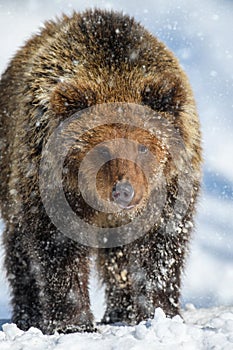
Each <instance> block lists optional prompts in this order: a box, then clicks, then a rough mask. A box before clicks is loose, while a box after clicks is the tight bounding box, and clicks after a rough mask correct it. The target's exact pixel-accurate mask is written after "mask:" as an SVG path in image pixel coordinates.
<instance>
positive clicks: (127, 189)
mask: <svg viewBox="0 0 233 350" xmlns="http://www.w3.org/2000/svg"><path fill="white" fill-rule="evenodd" d="M133 197H134V189H133V186H132V185H131V183H130V182H129V181H118V182H117V183H116V184H115V185H114V186H113V189H112V198H113V200H114V202H115V203H116V204H117V205H118V206H119V207H121V208H123V209H130V208H132V207H133V206H132V205H129V204H130V202H131V201H132V199H133Z"/></svg>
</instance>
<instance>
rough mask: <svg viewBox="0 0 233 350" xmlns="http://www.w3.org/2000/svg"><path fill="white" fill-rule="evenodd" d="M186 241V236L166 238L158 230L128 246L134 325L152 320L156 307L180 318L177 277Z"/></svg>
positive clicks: (184, 252) (180, 268)
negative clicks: (134, 308) (135, 310)
mask: <svg viewBox="0 0 233 350" xmlns="http://www.w3.org/2000/svg"><path fill="white" fill-rule="evenodd" d="M188 240H189V239H188V235H187V236H185V235H183V236H181V235H176V234H174V235H172V234H171V235H169V234H167V233H166V232H163V231H162V230H161V231H160V230H158V231H157V232H154V233H153V232H151V233H150V234H147V235H145V236H144V237H142V238H140V239H139V240H137V241H135V242H134V243H132V244H130V245H129V247H128V249H129V250H128V254H129V261H130V271H131V276H132V287H133V300H134V304H136V305H137V315H135V317H136V320H137V322H140V321H142V320H145V319H147V318H152V317H153V316H154V311H155V308H157V307H161V308H162V309H163V311H164V312H165V314H166V315H167V316H171V317H173V316H175V315H177V314H180V305H179V298H180V285H181V273H182V270H183V266H184V260H185V254H186V252H187V244H188Z"/></svg>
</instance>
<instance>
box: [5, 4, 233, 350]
mask: <svg viewBox="0 0 233 350" xmlns="http://www.w3.org/2000/svg"><path fill="white" fill-rule="evenodd" d="M87 7H100V8H107V9H110V8H112V9H116V10H123V11H124V12H126V13H128V14H130V15H132V16H135V18H136V19H137V20H139V21H140V22H141V23H142V24H143V25H144V26H145V27H146V28H147V29H149V30H150V31H151V32H152V33H153V34H154V35H157V36H158V37H159V38H160V39H161V40H163V41H164V42H165V43H166V44H167V45H168V47H169V48H170V49H172V50H173V52H174V53H175V54H176V56H177V57H178V58H179V59H180V62H181V64H182V66H183V67H184V69H185V70H186V72H187V74H188V76H189V78H190V81H191V84H192V86H193V90H194V93H195V96H196V100H197V105H198V110H199V114H200V119H201V124H202V132H203V139H204V142H203V147H204V151H205V155H204V157H205V165H204V184H203V193H202V196H201V198H200V203H199V208H198V217H197V226H196V233H195V236H194V240H193V244H192V249H191V255H190V258H189V261H188V264H187V269H186V276H185V278H184V283H183V293H182V301H183V305H184V304H186V303H193V304H194V305H195V306H196V307H210V306H218V305H228V306H230V305H233V39H232V33H233V1H231V0H221V1H219V0H216V1H214V0H203V1H201V0H199V1H191V0H185V1H177V0H170V1H169V0H144V1H141V0H140V1H139V0H134V1H132V0H128V1H127V2H126V1H125V0H124V1H123V0H113V1H91V0H85V1H84V0H83V1H82V0H76V1H65V0H50V1H47V0H17V1H16V0H15V1H11V0H7V1H6V0H5V1H4V0H0V47H1V49H0V73H1V72H3V70H4V69H5V68H6V65H7V62H9V59H10V58H11V57H12V56H13V54H14V53H15V51H16V50H17V48H18V47H19V46H20V45H22V44H23V42H24V41H25V40H26V39H27V38H29V37H30V35H31V33H34V32H36V31H37V29H38V27H39V26H40V25H41V24H42V23H43V21H44V20H45V19H50V18H54V17H55V16H57V15H60V14H61V13H62V12H65V13H71V12H72V10H73V9H75V10H77V11H82V10H84V9H85V8H87ZM2 227H3V226H2V225H1V228H0V230H2ZM2 258H3V251H2V249H1V250H0V263H1V266H0V319H1V318H9V317H10V307H9V293H8V290H7V283H6V280H5V277H4V270H3V267H2ZM95 288H96V286H95V285H94V287H93V289H92V295H95V293H96V292H97V291H96V289H95ZM100 296H101V293H99V294H98V296H97V297H96V296H95V298H93V299H95V300H97V303H98V305H101V303H100V302H99V298H100ZM229 310H230V308H229ZM232 322H233V321H232ZM232 327H233V325H232ZM10 332H11V331H10ZM116 332H117V330H116ZM8 333H9V332H8ZM139 333H140V330H139ZM66 339H68V338H66ZM135 349H136V348H135ZM229 349H230V348H229Z"/></svg>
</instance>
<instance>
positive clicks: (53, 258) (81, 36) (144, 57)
mask: <svg viewBox="0 0 233 350" xmlns="http://www.w3.org/2000/svg"><path fill="white" fill-rule="evenodd" d="M95 108H96V109H95ZM122 111H123V112H122ZM73 115H74V116H75V118H74V119H72V116H73ZM95 116H96V117H95ZM122 116H123V117H122ZM70 118H71V119H70ZM101 118H102V119H101ZM96 119H99V120H100V122H99V123H96V124H95V123H94V124H93V123H92V122H93V121H95V120H96ZM67 121H69V123H67V125H66V122H67ZM64 125H65V129H62V127H63V126H64ZM61 126H62V127H61ZM59 128H61V129H62V131H59V130H60V129H59ZM57 130H58V132H57ZM55 132H57V135H58V136H59V137H58V139H59V140H60V141H59V142H60V143H58V146H57V148H56V146H55V147H54V149H55V152H54V150H53V152H50V151H49V148H47V149H46V147H48V146H47V145H48V143H49V140H50V139H51V137H52V136H53V134H54V133H55ZM59 133H60V134H59ZM0 137H1V143H0V147H1V173H0V197H1V210H2V216H3V218H4V220H5V222H6V228H5V232H4V247H5V266H6V269H7V276H8V280H9V282H10V286H11V289H12V305H13V317H12V321H13V322H15V323H16V324H17V325H18V326H19V327H20V328H21V329H23V330H26V329H28V328H29V327H30V326H34V327H38V328H40V329H41V330H42V331H43V332H45V333H53V332H54V331H56V330H57V331H60V332H75V331H93V330H94V329H95V326H94V320H93V315H92V312H91V309H90V299H89V292H88V280H89V274H90V267H89V266H90V256H91V254H93V253H95V254H96V256H97V263H98V268H99V274H100V276H101V278H102V280H103V282H104V283H105V285H106V310H105V314H104V317H103V320H102V322H103V323H114V322H123V323H126V324H137V323H138V322H140V321H141V320H145V319H147V318H150V317H153V314H154V309H155V308H156V307H162V308H163V309H164V311H165V313H166V314H167V315H169V316H173V315H176V314H178V313H179V296H180V286H181V274H182V270H183V267H184V261H185V257H186V255H187V252H188V246H189V241H190V233H191V231H192V227H193V216H194V213H195V205H196V201H197V195H198V192H199V187H200V174H201V145H200V128H199V120H198V116H197V112H196V107H195V102H194V98H193V94H192V91H191V88H190V84H189V82H188V79H187V77H186V75H185V73H184V72H183V70H182V69H181V67H180V66H179V63H178V61H177V59H176V58H175V57H174V55H173V54H172V53H171V52H170V51H169V50H168V49H167V47H166V46H165V45H164V44H163V43H161V42H160V41H159V40H158V39H157V38H155V37H154V36H152V35H151V34H150V33H149V32H148V31H147V30H145V29H144V28H143V26H142V25H140V24H139V23H137V22H135V20H134V19H133V18H130V17H128V16H126V15H123V14H121V13H117V12H113V11H102V10H88V11H86V12H84V13H82V14H78V13H74V14H73V15H72V16H71V17H67V16H65V15H64V16H63V17H62V18H61V19H60V20H57V21H50V22H47V23H46V24H45V26H44V28H43V29H42V30H41V32H40V33H39V34H37V35H35V36H34V37H33V38H32V39H30V40H29V41H28V42H27V43H26V44H25V46H24V47H23V48H22V49H20V50H19V51H18V53H17V54H16V55H15V57H14V58H13V59H12V61H11V63H10V64H9V66H8V68H7V69H6V71H5V73H4V74H3V75H2V78H1V82H0ZM55 145H56V142H55ZM64 149H65V151H64ZM45 150H47V151H45ZM46 152H47V153H46ZM56 152H57V153H56ZM62 152H63V153H64V152H65V153H64V154H63V161H62V162H61V164H60V165H59V166H60V167H61V168H62V174H60V173H59V171H60V170H59V171H58V170H57V169H58V167H59V166H58V160H57V159H59V157H60V154H61V153H62ZM46 154H47V158H46ZM41 167H42V175H41ZM59 169H60V168H59ZM51 174H52V175H51ZM59 174H60V175H59ZM56 175H57V176H60V180H61V183H62V186H60V187H62V190H63V192H64V194H65V197H61V198H60V197H59V193H58V192H59V191H58V188H60V187H59V186H56V178H57V176H56ZM46 176H47V177H46ZM51 179H52V180H51ZM53 181H54V186H53ZM46 182H48V183H49V186H47V184H46ZM80 184H82V186H81V187H82V188H83V191H81V189H80V186H79V185H80ZM46 186H47V187H46ZM48 193H49V194H50V198H49V200H48V201H47V198H48V197H49V195H47V194H48ZM51 193H52V194H51ZM62 198H63V199H64V198H65V200H66V201H67V203H69V206H70V209H71V210H72V212H73V214H75V215H76V216H77V217H78V218H79V219H80V222H83V224H81V225H84V226H82V229H83V227H85V225H88V227H89V231H90V232H89V233H91V232H92V230H91V228H93V232H96V230H97V231H98V230H99V231H100V233H101V234H102V232H103V230H105V231H104V232H106V234H107V233H108V232H113V234H112V236H109V237H110V238H111V239H113V240H114V239H115V238H116V241H114V242H113V243H111V242H110V241H109V242H108V239H110V238H109V237H108V239H107V244H105V243H106V242H105V241H104V239H103V241H101V237H102V236H101V234H100V236H98V235H95V234H94V233H93V237H94V240H97V241H96V242H95V243H93V242H91V243H90V242H89V241H87V242H86V243H85V240H84V241H80V239H79V238H76V237H74V236H75V232H77V234H82V235H83V234H84V236H85V232H81V231H83V230H82V229H81V228H80V229H79V226H78V225H76V226H74V227H75V230H74V232H73V233H72V234H71V235H70V236H69V232H68V233H67V232H65V230H66V229H67V230H68V231H69V230H70V231H72V227H71V226H72V225H70V224H69V220H67V219H66V215H65V214H64V213H63V212H62V211H61V210H60V207H61V206H62V200H61V199H62ZM86 198H88V199H90V202H88V200H86ZM46 201H47V202H46ZM54 203H55V204H54ZM148 203H150V205H149V204H148ZM95 205H96V206H97V207H95ZM145 208H146V209H145ZM50 209H51V210H50ZM54 213H55V214H54ZM52 215H54V216H53V218H51V217H52ZM56 220H60V221H59V225H61V227H59V225H56ZM137 220H139V221H137ZM134 222H136V224H134ZM63 223H64V225H63ZM62 225H63V227H62ZM80 227H81V226H80ZM112 230H113V231H112ZM79 231H80V232H79ZM66 233H67V234H66ZM118 235H119V236H118ZM118 237H121V239H119V240H117V239H118ZM104 238H105V237H104ZM128 238H129V239H128ZM98 240H100V241H101V242H100V241H98ZM104 242H105V243H104ZM108 243H109V244H108ZM121 243H122V244H121Z"/></svg>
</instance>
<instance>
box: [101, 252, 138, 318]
mask: <svg viewBox="0 0 233 350" xmlns="http://www.w3.org/2000/svg"><path fill="white" fill-rule="evenodd" d="M125 249H126V248H125V247H124V246H123V247H116V248H109V249H99V252H98V268H99V272H100V275H101V278H102V280H103V282H104V283H105V299H106V310H105V314H104V316H103V319H102V323H105V324H110V323H116V322H121V323H125V324H135V314H136V313H137V311H136V310H135V305H134V300H133V290H132V286H131V279H130V274H129V273H130V270H129V264H128V256H127V255H126V253H125Z"/></svg>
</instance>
